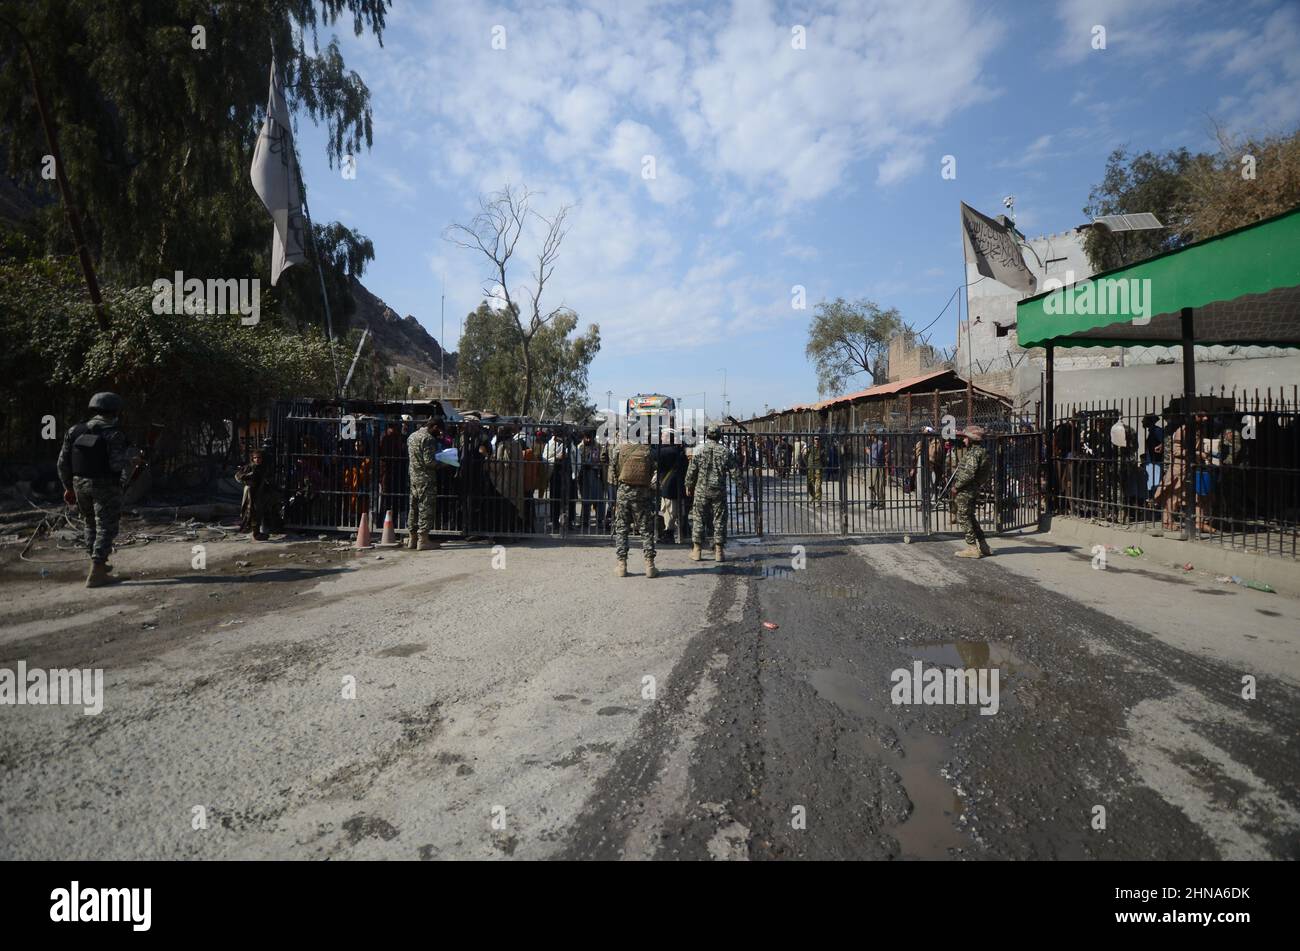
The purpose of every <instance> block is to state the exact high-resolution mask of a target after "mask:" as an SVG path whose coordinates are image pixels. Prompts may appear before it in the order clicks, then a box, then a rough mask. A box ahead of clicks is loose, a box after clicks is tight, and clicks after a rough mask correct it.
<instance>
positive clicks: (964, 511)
mask: <svg viewBox="0 0 1300 951" xmlns="http://www.w3.org/2000/svg"><path fill="white" fill-rule="evenodd" d="M977 497H978V494H977V493H975V492H958V493H957V495H956V496H955V497H954V498H953V503H952V513H953V518H954V519H955V520H956V522H957V527H958V528H960V529H961V530H962V531H964V532H965V533H966V544H967V545H979V546H980V547H981V548H983V547H984V529H982V528H980V522H979V519H978V518H977V517H976V515H975V501H976V499H977Z"/></svg>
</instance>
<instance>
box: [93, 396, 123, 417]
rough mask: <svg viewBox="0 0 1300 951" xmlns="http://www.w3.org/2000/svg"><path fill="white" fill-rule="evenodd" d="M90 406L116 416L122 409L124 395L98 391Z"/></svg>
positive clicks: (97, 410)
mask: <svg viewBox="0 0 1300 951" xmlns="http://www.w3.org/2000/svg"><path fill="white" fill-rule="evenodd" d="M90 408H91V409H93V410H95V411H96V412H98V413H104V414H105V415H107V416H116V415H117V414H118V413H119V412H120V411H121V409H122V397H120V396H118V395H117V394H116V393H96V394H95V395H94V396H92V397H91V398H90Z"/></svg>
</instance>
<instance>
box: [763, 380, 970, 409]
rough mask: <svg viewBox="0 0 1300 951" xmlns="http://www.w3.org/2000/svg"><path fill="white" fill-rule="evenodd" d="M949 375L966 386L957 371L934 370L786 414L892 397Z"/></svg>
mask: <svg viewBox="0 0 1300 951" xmlns="http://www.w3.org/2000/svg"><path fill="white" fill-rule="evenodd" d="M949 374H951V375H952V376H953V377H954V378H956V379H957V380H958V381H959V382H961V383H962V384H963V385H964V384H965V381H964V380H961V378H960V377H957V371H955V370H934V371H932V372H930V373H923V374H921V375H920V376H913V377H908V378H907V379H904V380H895V381H894V382H893V383H881V384H880V385H879V386H871V387H867V389H865V390H858V391H857V392H856V393H845V394H844V395H843V396H832V397H831V398H830V399H827V400H821V401H820V402H817V403H800V404H797V405H795V406H791V407H790V409H789V410H786V412H790V411H796V412H797V411H800V410H822V409H827V408H829V407H831V406H835V405H836V404H838V403H850V402H853V401H855V400H860V399H867V398H870V397H873V396H891V395H893V394H895V393H901V392H902V391H903V390H905V389H907V388H909V387H912V386H916V385H917V384H919V383H926V382H928V381H930V380H934V379H937V378H939V377H941V376H947V375H949Z"/></svg>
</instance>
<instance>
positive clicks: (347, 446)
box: [271, 401, 1041, 541]
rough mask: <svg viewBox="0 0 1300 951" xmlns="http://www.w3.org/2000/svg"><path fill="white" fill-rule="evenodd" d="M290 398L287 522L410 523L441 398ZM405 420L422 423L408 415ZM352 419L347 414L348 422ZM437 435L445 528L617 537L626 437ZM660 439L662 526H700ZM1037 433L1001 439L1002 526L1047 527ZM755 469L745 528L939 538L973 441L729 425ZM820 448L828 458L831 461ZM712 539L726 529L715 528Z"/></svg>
mask: <svg viewBox="0 0 1300 951" xmlns="http://www.w3.org/2000/svg"><path fill="white" fill-rule="evenodd" d="M411 408H412V409H414V410H415V412H412V413H406V414H403V413H401V412H399V411H398V410H399V409H401V407H395V406H387V407H376V406H374V405H373V404H372V405H371V408H370V409H368V410H361V409H358V408H357V407H355V406H349V405H348V404H346V403H336V402H312V401H285V402H282V403H280V404H278V405H277V407H276V411H275V413H274V417H273V424H272V437H271V439H272V444H273V447H274V448H273V457H274V459H275V478H276V482H277V484H278V485H280V487H281V491H282V493H283V506H282V512H283V517H284V524H285V527H286V528H290V529H295V530H309V531H310V530H316V531H355V530H356V528H357V526H358V524H359V522H360V519H361V515H362V514H363V513H366V512H370V513H373V514H372V519H371V521H372V526H373V528H374V529H375V530H378V529H379V528H380V527H381V526H382V524H383V518H384V516H385V514H387V513H389V512H391V513H392V517H393V522H394V527H395V529H396V530H397V531H398V532H399V533H405V532H407V531H408V529H409V526H408V518H409V512H410V483H409V467H408V454H407V439H408V438H409V437H410V435H411V433H413V432H414V431H415V429H416V427H418V426H422V425H424V423H425V421H426V420H427V419H428V410H427V408H421V407H411ZM404 416H406V417H409V418H404ZM345 417H346V420H345ZM436 422H437V425H436V426H435V429H434V438H435V439H436V440H437V441H438V443H439V447H440V449H442V450H452V449H454V450H455V453H454V456H455V461H456V464H455V465H440V466H438V467H437V470H436V473H435V476H434V493H433V494H434V512H433V519H432V521H433V533H434V534H436V535H448V536H452V535H454V536H468V537H474V536H486V537H494V538H495V537H514V536H519V537H554V538H563V539H569V538H581V537H607V536H609V535H610V534H611V532H612V527H613V516H614V500H615V486H616V483H615V480H614V478H613V473H612V471H611V464H610V463H611V458H610V457H611V452H612V450H613V448H614V444H613V442H609V443H602V441H601V440H600V438H599V436H598V433H597V431H596V430H595V429H593V428H584V427H578V426H573V425H550V426H538V425H535V424H532V423H528V422H521V421H510V422H506V421H497V422H480V421H477V420H464V421H459V420H458V421H452V420H449V419H445V418H440V419H438V420H437V421H436ZM665 438H666V441H660V442H658V443H656V444H654V445H653V446H652V458H653V460H654V471H655V477H654V483H653V487H652V492H653V493H654V504H655V508H656V511H657V512H658V520H657V526H656V529H657V531H658V532H659V534H660V537H661V538H672V539H675V540H677V541H684V540H685V539H686V538H688V537H689V535H690V524H689V522H690V506H689V500H688V499H687V497H686V492H685V482H686V472H687V467H688V465H689V451H690V449H689V447H688V446H687V445H685V444H683V443H680V442H674V441H672V436H671V434H670V435H669V436H667V437H665ZM1037 438H1038V436H1037V434H1033V433H1031V434H1020V435H1014V436H1013V435H1003V436H991V437H990V448H991V450H992V451H993V452H994V458H995V463H996V465H995V476H996V477H995V479H994V480H992V482H991V483H990V485H989V487H988V490H987V491H986V492H985V493H984V495H983V496H982V498H981V500H980V510H979V512H980V519H981V522H982V523H983V524H984V525H986V526H988V528H989V529H990V530H993V531H999V530H1005V529H1006V528H1010V527H1020V526H1022V525H1026V524H1031V523H1032V522H1036V520H1037V516H1038V505H1039V493H1038V491H1037V486H1038V481H1037V465H1038V450H1037V449H1036V448H1034V447H1035V446H1038V445H1040V444H1041V443H1040V442H1036V441H1035V440H1037ZM723 444H724V446H725V447H726V448H727V450H728V451H729V452H731V453H732V454H733V455H734V456H735V458H736V460H737V464H738V467H739V470H740V476H739V478H737V479H733V480H729V485H728V492H729V502H730V504H729V506H728V508H729V519H730V521H729V532H730V534H732V535H741V536H743V535H753V536H762V535H776V536H787V535H788V536H797V535H873V534H882V535H891V534H892V535H918V536H919V535H924V534H929V533H934V532H950V531H955V530H957V526H956V524H955V522H954V521H953V518H952V514H951V512H950V504H949V503H950V499H949V497H948V495H947V494H946V492H945V491H943V490H944V489H945V483H946V481H947V479H948V477H949V475H950V474H951V473H952V472H953V471H954V469H955V468H956V465H957V463H958V462H959V460H960V456H961V452H962V451H963V450H962V449H961V448H960V447H959V446H957V445H956V444H955V440H952V439H944V438H942V437H941V436H940V435H938V434H932V433H925V432H913V433H871V434H868V433H781V434H767V433H762V434H755V433H747V432H726V433H724V434H723ZM819 456H820V460H821V461H820V464H818V463H817V462H816V460H817V459H818V457H819ZM705 530H706V533H710V532H711V530H712V526H705Z"/></svg>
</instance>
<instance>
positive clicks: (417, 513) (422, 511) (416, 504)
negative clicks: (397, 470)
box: [406, 478, 438, 538]
mask: <svg viewBox="0 0 1300 951" xmlns="http://www.w3.org/2000/svg"><path fill="white" fill-rule="evenodd" d="M437 497H438V484H437V483H436V482H435V481H434V480H433V479H418V478H412V479H411V514H410V517H409V518H407V520H406V527H407V529H408V530H409V531H410V532H411V534H412V535H414V536H415V537H416V538H421V537H423V536H425V535H428V534H429V532H431V531H432V530H433V512H434V502H435V500H436V499H437Z"/></svg>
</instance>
